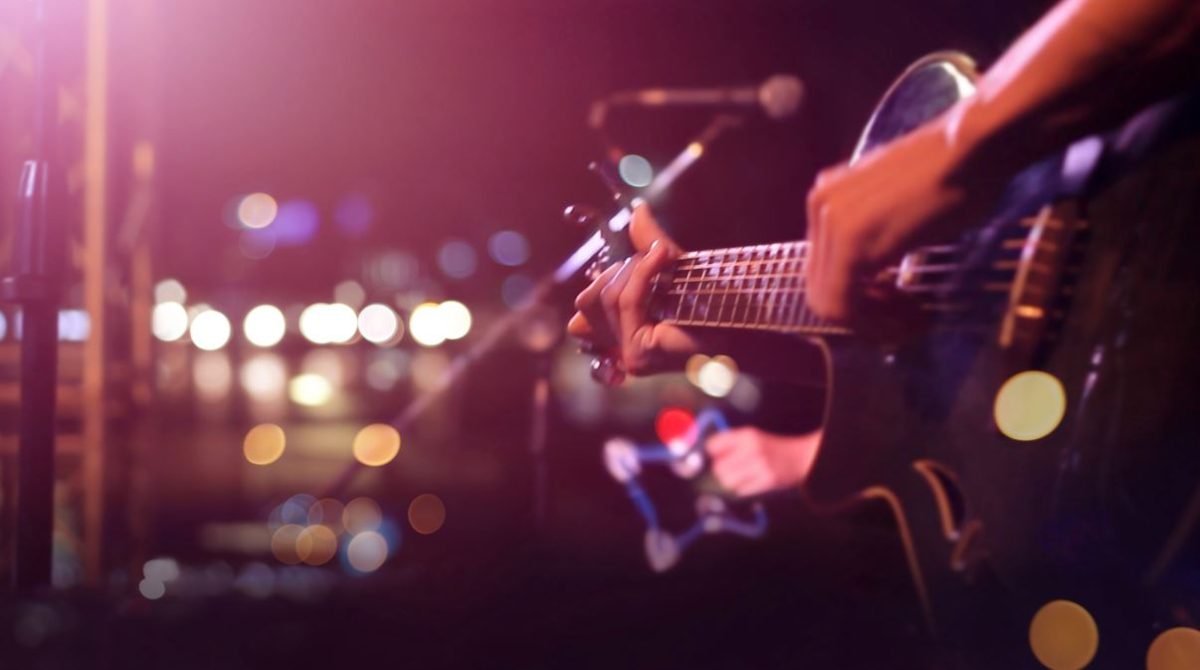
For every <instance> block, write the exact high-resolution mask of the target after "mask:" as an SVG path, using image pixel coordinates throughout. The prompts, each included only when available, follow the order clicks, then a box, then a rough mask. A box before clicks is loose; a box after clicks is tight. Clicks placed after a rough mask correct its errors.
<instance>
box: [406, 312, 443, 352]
mask: <svg viewBox="0 0 1200 670" xmlns="http://www.w3.org/2000/svg"><path fill="white" fill-rule="evenodd" d="M408 332H409V334H411V335H412V338H413V339H414V340H416V341H417V344H420V345H421V346H424V347H436V346H437V345H439V344H441V343H442V342H445V341H446V335H445V331H444V329H443V328H442V315H441V311H440V306H439V305H438V304H437V303H432V302H423V303H421V304H420V305H417V306H416V308H415V309H413V311H412V314H411V315H410V316H409V317H408Z"/></svg>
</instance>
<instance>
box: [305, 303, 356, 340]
mask: <svg viewBox="0 0 1200 670" xmlns="http://www.w3.org/2000/svg"><path fill="white" fill-rule="evenodd" d="M300 334H301V335H303V336H304V339H306V340H308V341H309V342H312V343H313V344H344V343H346V342H349V341H350V340H353V339H354V336H355V335H357V334H358V314H356V313H355V312H354V308H352V307H350V306H349V305H344V304H342V303H336V302H335V303H332V304H327V303H321V302H319V303H314V304H312V305H309V306H308V307H305V308H304V311H303V312H301V313H300Z"/></svg>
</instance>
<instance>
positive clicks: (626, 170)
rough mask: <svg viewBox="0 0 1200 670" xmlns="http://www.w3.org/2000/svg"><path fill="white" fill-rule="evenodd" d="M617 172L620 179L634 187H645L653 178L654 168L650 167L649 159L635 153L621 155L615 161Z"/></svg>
mask: <svg viewBox="0 0 1200 670" xmlns="http://www.w3.org/2000/svg"><path fill="white" fill-rule="evenodd" d="M617 172H618V173H620V175H621V181H624V182H625V183H626V184H629V185H630V186H632V187H634V188H645V187H646V186H649V185H650V182H651V181H653V180H654V168H652V167H650V161H648V160H646V159H645V158H643V157H641V156H639V155H637V154H626V155H624V156H622V157H621V160H620V161H619V162H618V163H617Z"/></svg>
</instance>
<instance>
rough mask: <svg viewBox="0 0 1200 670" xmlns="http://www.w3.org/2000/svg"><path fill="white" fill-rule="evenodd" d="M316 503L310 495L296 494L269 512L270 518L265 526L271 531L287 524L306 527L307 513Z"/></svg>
mask: <svg viewBox="0 0 1200 670" xmlns="http://www.w3.org/2000/svg"><path fill="white" fill-rule="evenodd" d="M316 503H317V499H316V498H314V497H312V496H311V495H309V494H307V493H297V494H296V495H294V496H292V497H290V498H288V499H287V500H285V501H284V502H283V504H282V505H280V506H279V507H276V508H275V510H273V511H272V512H271V518H270V520H269V521H268V523H267V525H268V526H269V527H270V528H271V529H272V530H274V529H277V528H279V526H282V525H284V524H289V523H290V524H295V525H297V526H306V525H308V515H309V511H310V510H311V509H312V506H313V505H315V504H316Z"/></svg>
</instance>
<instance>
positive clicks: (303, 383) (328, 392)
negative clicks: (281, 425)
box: [288, 372, 333, 407]
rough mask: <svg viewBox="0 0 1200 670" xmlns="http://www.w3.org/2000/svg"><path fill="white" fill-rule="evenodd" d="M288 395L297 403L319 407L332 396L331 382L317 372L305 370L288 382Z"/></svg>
mask: <svg viewBox="0 0 1200 670" xmlns="http://www.w3.org/2000/svg"><path fill="white" fill-rule="evenodd" d="M288 397H289V398H291V399H292V402H294V403H296V404H297V405H303V406H305V407H320V406H321V405H324V404H325V403H327V402H329V401H330V400H331V399H332V398H333V384H331V383H329V380H328V379H326V378H325V377H323V376H321V375H319V374H316V373H312V372H305V373H303V374H299V375H296V376H295V377H293V378H292V381H291V382H289V383H288Z"/></svg>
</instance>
